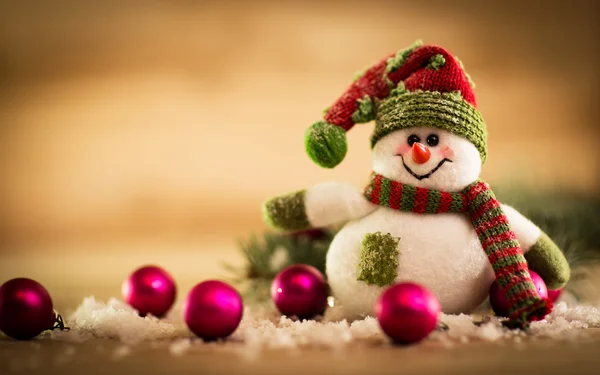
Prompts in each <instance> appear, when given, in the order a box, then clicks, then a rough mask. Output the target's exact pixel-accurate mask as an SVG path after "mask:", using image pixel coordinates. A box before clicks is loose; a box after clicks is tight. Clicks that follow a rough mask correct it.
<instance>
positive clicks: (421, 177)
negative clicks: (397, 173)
mask: <svg viewBox="0 0 600 375" xmlns="http://www.w3.org/2000/svg"><path fill="white" fill-rule="evenodd" d="M398 156H400V158H401V159H402V165H404V169H406V171H407V172H408V173H410V174H411V175H412V176H413V177H414V178H416V179H417V180H419V181H420V180H423V179H426V178H429V177H431V175H432V174H434V173H435V172H437V170H438V169H440V168H441V167H442V165H444V163H445V162H449V163H452V160H450V159H448V158H444V159H442V160H441V161H440V162H439V163H438V165H436V166H435V168H433V169H432V170H431V171H429V173H426V174H421V175H419V174H416V173H415V172H413V170H412V169H410V167H409V166H408V165H406V163H405V162H404V156H403V155H400V154H398Z"/></svg>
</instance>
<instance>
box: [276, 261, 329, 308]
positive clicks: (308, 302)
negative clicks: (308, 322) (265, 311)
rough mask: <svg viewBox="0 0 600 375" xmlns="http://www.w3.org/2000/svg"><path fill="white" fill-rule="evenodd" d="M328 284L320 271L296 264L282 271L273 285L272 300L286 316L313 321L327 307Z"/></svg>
mask: <svg viewBox="0 0 600 375" xmlns="http://www.w3.org/2000/svg"><path fill="white" fill-rule="evenodd" d="M327 294H328V293H327V283H326V282H325V277H324V276H323V274H322V273H321V272H319V270H317V269H316V268H314V267H311V266H308V265H305V264H295V265H292V266H289V267H287V268H285V269H284V270H282V271H281V272H280V273H279V274H277V276H275V279H273V283H272V284H271V298H272V299H273V302H274V303H275V306H277V308H278V309H279V311H280V312H281V313H282V314H283V315H286V316H290V317H292V316H296V317H298V318H299V319H311V318H313V317H315V316H316V315H321V314H323V313H324V312H325V308H326V307H327Z"/></svg>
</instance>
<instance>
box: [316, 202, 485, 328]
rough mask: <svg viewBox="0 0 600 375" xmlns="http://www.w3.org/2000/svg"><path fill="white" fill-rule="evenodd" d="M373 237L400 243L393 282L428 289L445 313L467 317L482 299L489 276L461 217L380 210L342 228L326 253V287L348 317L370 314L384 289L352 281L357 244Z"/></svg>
mask: <svg viewBox="0 0 600 375" xmlns="http://www.w3.org/2000/svg"><path fill="white" fill-rule="evenodd" d="M425 228H426V229H425ZM374 232H381V233H390V234H391V235H392V236H394V237H397V238H399V239H400V240H399V243H398V251H399V255H398V263H399V265H398V269H397V273H398V276H397V278H396V282H400V281H412V282H416V283H419V284H421V285H424V286H426V287H428V288H429V289H430V290H431V291H432V292H433V293H434V294H435V295H436V296H437V298H438V299H439V301H440V304H441V305H442V310H443V311H444V312H446V313H460V312H469V311H472V310H473V309H475V308H476V307H477V306H478V305H480V304H481V303H482V302H483V301H484V300H485V298H486V296H487V294H488V290H489V287H490V285H491V283H492V282H493V280H494V272H493V270H492V267H491V266H490V264H489V262H488V260H487V257H486V255H485V253H484V251H483V250H482V248H481V244H480V243H479V239H478V238H477V235H476V233H475V231H474V230H473V226H472V225H471V223H470V222H469V220H468V218H467V216H466V215H464V214H451V213H446V214H437V215H420V214H414V213H410V212H400V211H395V210H392V209H390V208H387V207H379V208H376V209H375V211H373V212H372V213H370V214H369V215H367V216H365V217H363V218H361V219H358V220H353V221H351V222H349V223H347V224H346V225H345V226H344V228H343V229H342V230H341V231H340V232H339V233H338V234H337V235H336V237H335V238H334V240H333V242H332V243H331V246H330V248H329V252H328V254H327V264H326V270H327V278H328V281H329V285H330V287H331V289H332V291H333V293H334V296H335V297H336V299H337V300H338V302H339V303H340V304H341V305H342V307H343V308H344V310H345V311H346V312H347V313H348V314H349V315H350V316H356V317H360V316H364V315H371V314H372V313H373V308H374V306H375V302H376V300H377V298H378V296H379V294H380V293H381V291H382V289H383V288H381V287H379V286H377V285H368V284H367V283H365V282H363V281H358V280H357V271H358V263H359V261H360V253H361V250H362V240H363V238H364V236H365V235H366V234H368V233H374Z"/></svg>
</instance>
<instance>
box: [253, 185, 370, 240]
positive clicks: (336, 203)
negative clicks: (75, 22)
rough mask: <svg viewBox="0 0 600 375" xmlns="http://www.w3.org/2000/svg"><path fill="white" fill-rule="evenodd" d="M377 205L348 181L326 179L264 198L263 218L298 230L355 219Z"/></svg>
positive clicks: (283, 226) (288, 228)
mask: <svg viewBox="0 0 600 375" xmlns="http://www.w3.org/2000/svg"><path fill="white" fill-rule="evenodd" d="M377 207H378V206H377V205H374V204H373V203H371V202H369V201H368V200H367V199H366V198H365V196H364V194H363V193H362V192H360V191H359V190H357V189H356V188H355V187H354V186H352V185H350V184H347V183H342V182H326V183H322V184H319V185H316V186H312V187H310V188H308V189H305V190H299V191H295V192H293V193H289V194H284V195H280V196H277V197H274V198H271V199H269V200H267V202H265V203H264V204H263V217H264V219H265V221H266V222H267V224H269V225H270V226H271V227H273V228H275V229H278V230H283V231H299V230H305V229H309V228H323V227H327V226H330V225H333V224H337V223H342V222H346V221H349V220H353V219H359V218H361V217H363V216H366V215H368V214H369V213H371V212H373V211H374V210H375V209H376V208H377Z"/></svg>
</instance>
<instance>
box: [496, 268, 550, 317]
mask: <svg viewBox="0 0 600 375" xmlns="http://www.w3.org/2000/svg"><path fill="white" fill-rule="evenodd" d="M529 275H530V276H531V280H532V281H533V285H534V286H535V288H536V290H537V292H538V294H539V295H540V298H542V299H546V298H548V289H547V288H546V283H545V282H544V280H542V278H541V277H540V275H538V274H537V273H535V272H533V271H529ZM490 305H492V310H494V313H495V314H496V315H497V316H501V317H505V318H508V317H509V309H510V304H509V301H508V300H507V299H506V295H505V294H504V292H503V291H502V288H500V285H499V284H498V282H497V281H494V282H493V283H492V286H491V287H490Z"/></svg>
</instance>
